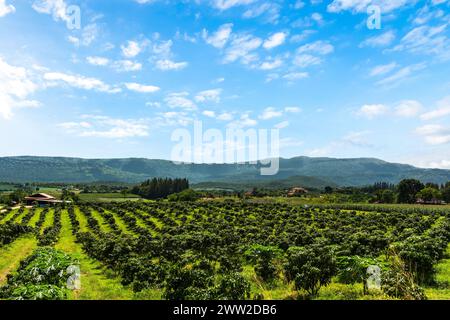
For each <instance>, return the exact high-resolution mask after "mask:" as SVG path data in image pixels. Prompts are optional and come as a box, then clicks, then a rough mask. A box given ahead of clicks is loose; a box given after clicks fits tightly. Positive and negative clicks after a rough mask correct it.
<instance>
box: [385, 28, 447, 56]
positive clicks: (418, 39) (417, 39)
mask: <svg viewBox="0 0 450 320" xmlns="http://www.w3.org/2000/svg"><path fill="white" fill-rule="evenodd" d="M447 28H448V24H443V25H440V26H437V27H433V26H428V25H423V26H420V27H417V28H414V29H413V30H411V31H410V32H409V33H408V34H406V35H405V36H404V37H403V38H402V40H401V41H400V44H399V45H397V46H396V47H394V49H393V50H394V51H409V52H411V53H416V54H426V55H435V56H437V57H438V58H440V59H443V60H448V59H450V40H449V38H448V37H447V36H446V34H445V33H446V31H447Z"/></svg>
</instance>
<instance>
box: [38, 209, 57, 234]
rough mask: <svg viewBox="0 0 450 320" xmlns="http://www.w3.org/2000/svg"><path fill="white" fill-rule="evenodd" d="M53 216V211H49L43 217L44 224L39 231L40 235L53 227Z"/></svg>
mask: <svg viewBox="0 0 450 320" xmlns="http://www.w3.org/2000/svg"><path fill="white" fill-rule="evenodd" d="M54 216H55V210H53V209H50V210H49V211H48V212H47V214H46V216H45V220H44V223H43V224H42V226H41V230H40V233H41V234H42V233H43V232H44V230H45V228H48V227H51V226H52V225H53V218H54Z"/></svg>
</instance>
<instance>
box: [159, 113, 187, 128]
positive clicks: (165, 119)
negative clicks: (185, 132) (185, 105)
mask: <svg viewBox="0 0 450 320" xmlns="http://www.w3.org/2000/svg"><path fill="white" fill-rule="evenodd" d="M193 120H194V119H193V118H192V117H191V116H190V115H189V114H188V113H186V112H184V111H181V112H177V111H169V112H163V113H160V114H159V119H158V121H157V123H158V124H160V125H163V126H183V127H185V126H187V125H189V124H190V123H192V122H193Z"/></svg>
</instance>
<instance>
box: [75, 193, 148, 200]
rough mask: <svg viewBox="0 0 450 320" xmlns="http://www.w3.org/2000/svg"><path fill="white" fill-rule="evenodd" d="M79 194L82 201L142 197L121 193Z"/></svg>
mask: <svg viewBox="0 0 450 320" xmlns="http://www.w3.org/2000/svg"><path fill="white" fill-rule="evenodd" d="M78 196H79V198H80V201H82V202H92V201H94V202H112V201H137V200H139V199H141V197H139V196H138V195H134V194H127V195H125V196H123V195H122V194H120V193H80V194H79V195H78Z"/></svg>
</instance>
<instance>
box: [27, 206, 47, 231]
mask: <svg viewBox="0 0 450 320" xmlns="http://www.w3.org/2000/svg"><path fill="white" fill-rule="evenodd" d="M42 210H44V209H42V208H36V209H35V210H34V216H33V218H31V219H30V222H29V223H28V225H29V226H32V227H34V226H35V225H36V222H38V220H39V216H40V215H41V212H42Z"/></svg>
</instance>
